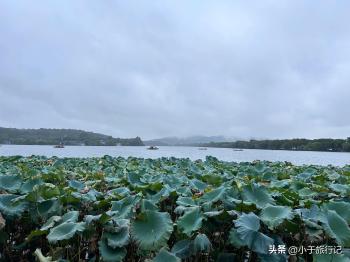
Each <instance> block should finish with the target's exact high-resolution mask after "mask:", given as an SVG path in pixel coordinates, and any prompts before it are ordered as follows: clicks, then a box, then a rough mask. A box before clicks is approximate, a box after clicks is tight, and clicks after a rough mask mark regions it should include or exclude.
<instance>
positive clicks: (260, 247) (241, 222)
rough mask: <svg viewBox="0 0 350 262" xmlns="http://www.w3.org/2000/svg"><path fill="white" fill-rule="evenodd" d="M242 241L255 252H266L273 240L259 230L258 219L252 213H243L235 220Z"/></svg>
mask: <svg viewBox="0 0 350 262" xmlns="http://www.w3.org/2000/svg"><path fill="white" fill-rule="evenodd" d="M235 226H236V227H237V235H238V237H239V238H240V240H241V241H242V243H243V244H244V245H246V246H248V247H249V248H250V249H252V250H253V251H255V252H257V253H261V254H267V252H268V248H269V245H273V243H274V240H273V239H272V238H270V237H268V236H266V235H264V234H263V233H261V232H259V229H260V219H259V217H258V216H257V215H255V214H254V213H249V214H243V215H241V216H240V217H239V218H238V219H237V220H236V222H235Z"/></svg>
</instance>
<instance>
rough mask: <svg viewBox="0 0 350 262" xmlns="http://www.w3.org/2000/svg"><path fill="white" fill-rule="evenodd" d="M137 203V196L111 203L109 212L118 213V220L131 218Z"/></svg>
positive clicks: (138, 199)
mask: <svg viewBox="0 0 350 262" xmlns="http://www.w3.org/2000/svg"><path fill="white" fill-rule="evenodd" d="M139 201H140V198H139V196H128V197H125V198H123V199H122V200H119V201H112V202H111V203H112V208H111V211H118V217H120V218H131V217H132V215H133V213H134V207H135V206H136V204H137V203H138V202H139Z"/></svg>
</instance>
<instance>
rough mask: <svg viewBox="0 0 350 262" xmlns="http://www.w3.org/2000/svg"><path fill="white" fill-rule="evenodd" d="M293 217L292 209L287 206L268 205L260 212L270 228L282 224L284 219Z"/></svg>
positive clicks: (261, 217)
mask: <svg viewBox="0 0 350 262" xmlns="http://www.w3.org/2000/svg"><path fill="white" fill-rule="evenodd" d="M292 218H293V213H292V209H291V208H290V207H286V206H271V205H268V206H266V207H265V208H264V209H263V210H262V211H261V213H260V219H261V220H262V221H263V222H264V223H265V224H266V225H267V226H268V227H269V228H270V229H274V228H275V227H277V226H279V225H280V224H282V222H283V221H284V220H290V219H292Z"/></svg>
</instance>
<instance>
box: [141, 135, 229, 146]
mask: <svg viewBox="0 0 350 262" xmlns="http://www.w3.org/2000/svg"><path fill="white" fill-rule="evenodd" d="M226 141H228V139H227V138H225V137H223V136H190V137H183V138H181V137H164V138H158V139H152V140H148V141H144V143H145V145H148V146H150V145H154V146H196V145H198V144H204V143H210V142H226Z"/></svg>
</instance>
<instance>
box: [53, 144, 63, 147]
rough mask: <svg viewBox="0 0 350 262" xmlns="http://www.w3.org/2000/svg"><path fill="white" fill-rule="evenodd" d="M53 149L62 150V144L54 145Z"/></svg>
mask: <svg viewBox="0 0 350 262" xmlns="http://www.w3.org/2000/svg"><path fill="white" fill-rule="evenodd" d="M54 148H64V145H63V144H59V145H55V146H54Z"/></svg>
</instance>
